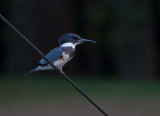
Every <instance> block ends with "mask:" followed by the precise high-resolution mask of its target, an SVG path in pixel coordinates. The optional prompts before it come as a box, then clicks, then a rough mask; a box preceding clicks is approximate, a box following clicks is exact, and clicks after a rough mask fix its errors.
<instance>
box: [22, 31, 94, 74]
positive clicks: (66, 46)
mask: <svg viewBox="0 0 160 116" xmlns="http://www.w3.org/2000/svg"><path fill="white" fill-rule="evenodd" d="M82 43H96V42H95V41H92V40H88V39H83V38H81V37H80V36H79V35H77V34H74V33H67V34H64V35H62V36H61V37H60V39H59V45H60V46H59V47H57V48H55V49H53V50H51V51H50V52H49V53H48V54H47V55H46V58H47V59H48V60H49V61H51V62H52V63H53V64H54V66H55V67H56V68H57V69H59V70H60V71H61V72H63V71H62V67H63V66H64V65H65V64H66V63H67V62H68V61H69V60H70V59H71V58H72V57H73V56H74V53H75V47H76V45H78V44H82ZM41 70H54V69H53V67H52V66H51V65H50V64H48V63H47V61H46V60H44V59H43V58H42V59H41V60H40V61H39V63H38V64H37V66H36V67H35V68H34V69H32V70H31V71H29V72H28V73H26V74H25V75H24V76H29V75H31V74H32V73H34V72H37V71H41Z"/></svg>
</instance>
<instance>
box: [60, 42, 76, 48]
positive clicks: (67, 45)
mask: <svg viewBox="0 0 160 116" xmlns="http://www.w3.org/2000/svg"><path fill="white" fill-rule="evenodd" d="M76 45H77V44H73V43H71V42H68V43H64V44H62V45H61V46H60V47H72V48H74V49H75V47H76Z"/></svg>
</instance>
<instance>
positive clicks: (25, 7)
mask: <svg viewBox="0 0 160 116" xmlns="http://www.w3.org/2000/svg"><path fill="white" fill-rule="evenodd" d="M0 13H1V14H2V15H3V16H5V17H6V18H7V19H8V20H9V21H10V22H11V23H12V24H13V25H14V26H15V27H16V28H17V29H18V30H20V31H21V32H22V33H23V34H24V35H25V36H26V37H27V38H28V39H29V40H31V41H32V42H33V44H35V45H36V46H37V47H38V48H39V49H40V50H41V51H42V52H43V53H44V54H46V53H48V52H49V51H50V50H51V49H53V48H55V47H57V46H58V38H59V37H60V36H61V35H62V34H65V33H70V32H73V33H76V34H79V35H80V36H81V37H83V38H87V39H91V40H95V41H96V42H97V43H96V44H86V45H85V44H84V45H81V46H78V47H77V48H76V50H77V51H76V54H75V56H74V58H73V59H72V60H71V61H70V62H69V63H68V64H67V65H66V66H65V67H64V71H65V72H66V74H67V75H68V76H69V77H71V79H73V80H74V81H75V82H76V83H77V84H78V85H79V86H80V88H82V90H84V91H85V92H86V93H87V94H88V95H89V96H91V98H93V99H94V101H95V102H96V103H97V104H99V105H100V106H102V108H103V109H104V110H105V111H106V112H107V113H108V114H109V115H111V116H160V111H159V107H160V92H159V90H160V82H159V79H160V61H159V58H160V46H159V44H160V39H159V38H160V22H159V21H160V0H129V1H128V0H121V1H120V0H99V1H96V0H52V1H51V0H46V1H43V0H1V1H0ZM0 53H1V54H0V61H1V65H0V116H10V115H11V116H22V115H23V116H28V115H30V116H53V115H56V116H66V115H67V116H75V115H76V116H82V115H86V116H87V115H88V116H99V115H101V114H100V113H99V112H98V111H97V109H95V108H94V107H93V106H92V105H91V104H90V103H89V102H88V101H87V100H85V99H84V98H83V97H82V96H81V95H80V94H79V93H78V92H77V91H76V90H75V89H74V88H73V87H72V86H71V85H69V84H68V83H67V82H66V81H65V80H64V79H63V78H62V77H61V75H58V74H57V73H56V72H54V71H45V72H38V73H35V74H33V75H32V76H30V77H29V78H24V77H23V74H25V73H26V72H27V71H29V70H30V69H32V68H33V67H34V66H35V64H36V63H37V62H38V61H39V60H40V59H41V57H40V56H39V55H38V54H37V53H36V52H35V51H33V49H31V48H30V47H29V46H28V45H27V44H26V43H25V42H24V41H23V40H21V39H20V38H19V37H18V36H17V35H16V34H15V33H14V32H13V31H12V30H10V29H9V28H8V27H7V26H6V25H5V24H4V23H3V22H2V21H0Z"/></svg>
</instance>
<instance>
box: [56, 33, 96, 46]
mask: <svg viewBox="0 0 160 116" xmlns="http://www.w3.org/2000/svg"><path fill="white" fill-rule="evenodd" d="M82 43H96V42H95V41H92V40H88V39H83V38H81V37H80V36H79V35H77V34H74V33H67V34H64V35H62V36H61V37H60V39H59V44H60V46H62V47H67V45H68V46H72V47H75V46H76V45H78V44H82Z"/></svg>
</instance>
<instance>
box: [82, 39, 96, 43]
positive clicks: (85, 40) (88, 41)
mask: <svg viewBox="0 0 160 116" xmlns="http://www.w3.org/2000/svg"><path fill="white" fill-rule="evenodd" d="M79 41H80V43H96V42H95V41H93V40H88V39H83V38H81V39H80V40H79Z"/></svg>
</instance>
